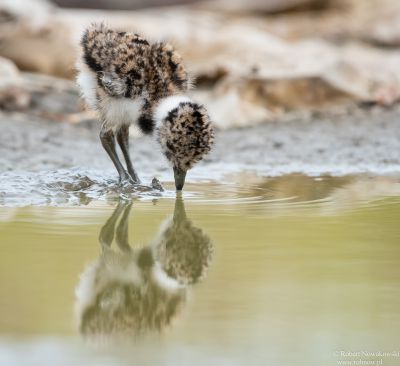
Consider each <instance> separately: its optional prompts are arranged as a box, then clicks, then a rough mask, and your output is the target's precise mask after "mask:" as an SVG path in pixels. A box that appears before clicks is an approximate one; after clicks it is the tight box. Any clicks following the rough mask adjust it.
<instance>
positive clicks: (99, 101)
mask: <svg viewBox="0 0 400 366" xmlns="http://www.w3.org/2000/svg"><path fill="white" fill-rule="evenodd" d="M81 45H82V48H83V56H82V59H81V62H79V63H78V71H79V74H78V78H77V81H78V84H79V85H80V87H81V90H82V94H83V96H84V99H85V100H86V102H87V104H88V106H89V107H91V108H92V109H95V110H97V111H98V112H99V115H100V119H101V121H102V131H101V135H100V136H101V140H102V144H103V146H104V148H105V149H106V151H107V153H108V154H109V156H110V158H111V159H112V161H113V162H114V165H115V166H116V168H117V170H118V173H119V175H120V179H121V180H127V179H129V176H130V177H131V178H132V179H133V181H138V177H137V175H136V172H135V171H134V169H133V166H132V163H131V162H130V158H129V154H127V153H126V151H128V148H127V143H128V139H127V137H126V136H123V138H121V139H119V140H118V142H120V140H121V141H122V142H123V144H124V146H121V144H120V146H121V149H123V150H125V152H124V156H125V160H127V168H128V172H126V171H125V168H124V167H123V166H122V164H121V163H120V161H119V158H118V155H117V154H116V152H115V142H114V141H115V135H117V137H118V134H120V131H122V130H124V131H125V132H124V134H126V133H127V132H126V131H128V130H127V129H126V128H125V127H124V126H129V125H130V124H131V123H136V124H137V125H138V126H139V128H140V129H141V130H142V131H143V132H144V133H147V134H154V135H155V136H156V138H157V140H158V142H159V143H160V145H161V148H162V152H163V153H164V155H165V156H166V158H167V159H168V160H169V161H170V162H171V163H172V165H173V167H174V171H175V169H178V170H179V171H182V172H184V175H185V174H186V171H187V170H188V169H190V168H192V167H193V165H194V164H195V163H196V162H198V161H199V160H201V159H202V158H203V156H204V155H205V154H207V153H208V152H209V151H210V148H211V146H212V143H213V139H214V134H213V129H212V125H211V122H210V118H209V116H208V114H207V111H206V109H205V108H204V107H203V106H201V105H199V104H197V103H195V102H193V101H191V100H190V99H189V98H188V97H186V96H185V94H186V93H187V91H188V89H189V86H190V80H189V76H188V73H187V71H186V69H185V66H184V64H183V61H182V58H181V56H180V55H179V54H178V52H177V51H176V50H175V49H174V48H173V46H172V45H171V44H169V43H166V42H156V43H152V44H150V43H149V42H148V41H146V40H145V39H143V38H142V37H140V36H139V35H137V34H133V33H128V32H119V31H115V30H111V29H108V28H107V27H106V26H104V25H103V24H95V25H93V26H91V27H89V28H88V29H87V30H86V31H85V33H84V35H83V37H82V41H81ZM175 97H177V98H175ZM182 174H183V173H182ZM182 174H181V176H183V182H184V175H182ZM175 179H177V178H175ZM176 185H177V189H181V188H178V186H180V184H178V183H177V182H176Z"/></svg>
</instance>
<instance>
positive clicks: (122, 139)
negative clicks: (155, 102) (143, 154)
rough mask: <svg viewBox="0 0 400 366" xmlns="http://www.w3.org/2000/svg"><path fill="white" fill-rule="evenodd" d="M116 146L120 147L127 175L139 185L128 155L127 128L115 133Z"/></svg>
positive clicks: (126, 126)
mask: <svg viewBox="0 0 400 366" xmlns="http://www.w3.org/2000/svg"><path fill="white" fill-rule="evenodd" d="M117 140H118V144H119V146H120V147H121V151H122V154H124V158H125V161H126V167H127V168H128V173H129V175H130V176H131V177H132V179H133V181H134V182H135V183H140V179H139V177H138V175H137V174H136V171H135V169H134V168H133V165H132V161H131V157H130V155H129V126H128V125H124V126H122V127H121V128H120V129H119V131H118V132H117Z"/></svg>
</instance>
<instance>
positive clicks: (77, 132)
mask: <svg viewBox="0 0 400 366" xmlns="http://www.w3.org/2000/svg"><path fill="white" fill-rule="evenodd" d="M399 117H400V112H399V111H397V110H387V111H381V110H380V111H373V110H372V111H368V112H367V111H364V112H363V113H358V115H353V116H341V117H335V118H333V117H326V116H325V117H321V118H315V117H314V118H311V119H307V120H306V119H292V120H290V121H286V122H276V123H268V124H264V125H260V126H257V127H250V128H243V129H232V130H227V131H219V132H218V133H217V136H216V145H215V148H214V149H213V152H212V153H211V154H210V155H209V156H208V157H207V159H206V160H205V161H204V162H202V163H201V164H199V166H198V167H196V168H195V169H194V170H193V173H192V174H196V171H198V174H200V173H201V175H202V176H204V175H206V176H207V174H209V177H210V178H213V174H217V173H218V174H219V173H221V172H222V173H230V172H232V171H235V172H236V171H243V170H256V171H258V172H259V173H260V174H264V175H279V174H283V173H290V172H303V173H306V174H322V173H331V174H334V175H341V174H347V173H358V172H372V173H376V174H383V173H390V172H400V119H399ZM0 123H1V126H2V133H1V134H0V171H1V172H5V171H10V170H12V171H39V170H40V171H43V170H54V169H69V168H83V169H95V170H107V171H110V170H111V171H112V169H113V167H112V165H111V162H110V161H109V159H108V157H107V156H106V154H105V152H104V151H103V149H102V147H101V145H100V142H99V139H98V127H99V126H98V125H97V124H94V123H93V122H88V123H86V124H84V125H79V126H77V125H71V124H67V123H60V122H51V121H44V120H40V119H38V118H37V117H32V118H28V117H27V116H26V115H23V114H19V115H18V114H13V115H2V116H0ZM131 149H132V154H133V159H134V160H133V161H134V163H135V165H136V167H137V169H138V171H139V172H140V173H144V174H150V175H152V174H153V175H157V174H163V173H165V172H169V170H170V169H169V167H168V164H167V162H166V160H165V159H164V158H163V157H162V156H161V154H160V151H159V149H158V147H157V144H156V143H155V142H154V141H153V140H152V139H151V138H149V137H139V138H134V139H132V141H131ZM218 174H217V175H218Z"/></svg>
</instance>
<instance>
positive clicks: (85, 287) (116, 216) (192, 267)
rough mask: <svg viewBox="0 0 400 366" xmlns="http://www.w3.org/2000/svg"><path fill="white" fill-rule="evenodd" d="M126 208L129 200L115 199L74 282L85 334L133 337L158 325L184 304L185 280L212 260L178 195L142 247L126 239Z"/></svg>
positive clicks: (203, 236) (199, 275)
mask: <svg viewBox="0 0 400 366" xmlns="http://www.w3.org/2000/svg"><path fill="white" fill-rule="evenodd" d="M131 208H132V202H126V201H120V202H119V203H118V205H117V207H116V208H115V210H114V212H113V213H112V215H111V217H110V218H109V219H108V220H107V222H106V223H105V224H104V226H103V227H102V229H101V231H100V235H99V242H100V245H101V254H100V257H99V259H98V260H97V261H96V262H94V263H92V264H91V265H90V266H88V268H86V269H85V271H84V272H83V273H82V275H81V278H80V282H79V284H78V286H77V288H76V311H77V315H78V319H79V327H80V332H81V333H82V334H83V335H84V336H85V337H88V338H92V339H94V338H96V337H101V338H103V337H105V338H115V337H117V338H118V337H121V336H122V337H123V338H126V337H130V338H132V337H133V338H136V337H138V336H141V335H144V334H145V333H149V332H152V331H156V332H159V331H162V330H163V329H164V328H166V327H167V326H168V325H170V324H171V322H172V320H173V319H174V318H175V317H176V315H177V314H178V313H179V311H180V309H181V308H182V306H183V305H184V304H185V299H186V293H187V288H188V286H190V285H194V284H196V283H198V282H199V281H200V280H201V279H202V278H203V277H204V276H205V274H206V272H207V269H208V267H209V265H210V263H211V259H212V249H213V246H212V242H211V240H210V238H209V236H208V235H207V234H205V233H204V232H203V230H202V229H200V228H197V227H195V226H194V225H193V224H192V222H191V221H190V220H189V219H188V218H187V216H186V212H185V207H184V203H183V200H182V199H181V198H177V199H176V201H175V209H174V214H173V217H172V218H170V219H168V220H166V221H165V222H164V223H163V224H162V225H161V229H160V233H159V235H158V236H157V237H156V238H155V239H154V240H153V241H152V242H151V243H150V244H149V245H146V246H144V247H141V248H132V247H131V246H130V244H129V241H128V225H129V214H130V211H131ZM114 237H115V242H116V246H115V247H114V248H112V242H113V240H114Z"/></svg>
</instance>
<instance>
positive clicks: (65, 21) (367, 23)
mask: <svg viewBox="0 0 400 366" xmlns="http://www.w3.org/2000/svg"><path fill="white" fill-rule="evenodd" d="M95 20H103V21H106V22H107V23H108V24H109V25H110V26H112V27H116V28H121V29H128V30H133V31H136V32H138V33H140V34H143V35H144V36H145V37H148V38H149V39H168V40H169V41H171V42H172V43H173V44H174V45H175V46H176V47H177V48H178V49H179V51H180V52H181V53H182V55H183V56H184V59H185V61H186V63H187V65H188V68H189V69H190V70H191V72H192V75H193V76H194V78H195V80H196V89H195V91H194V94H195V96H196V98H197V99H199V100H200V101H202V102H204V103H206V104H207V106H208V108H209V110H210V113H211V115H212V117H213V119H214V121H215V123H216V125H217V127H219V128H229V127H232V126H248V125H254V124H258V123H261V122H265V121H271V120H277V119H285V118H286V117H287V116H293V115H295V116H296V115H301V116H304V115H306V116H308V115H312V114H313V113H315V111H318V112H321V111H323V112H327V113H330V112H332V111H335V113H337V111H339V110H340V111H344V113H348V112H349V111H354V110H355V109H356V110H357V109H360V108H369V107H371V106H376V105H377V106H383V107H385V108H386V107H390V106H392V105H395V104H396V103H397V102H398V100H399V96H400V73H399V65H400V52H399V47H400V3H399V1H397V0H361V1H360V0H247V1H242V0H232V1H230V0H214V1H213V0H209V1H199V0H148V1H146V0H131V1H129V0H98V1H96V0H86V1H85V0H82V1H80V0H54V1H50V0H30V1H23V0H1V1H0V56H1V59H0V75H1V77H0V108H1V109H2V110H5V111H8V112H10V111H18V112H20V113H21V112H23V113H24V112H25V113H26V112H27V113H29V114H30V115H37V116H41V117H43V118H46V119H50V120H61V121H68V122H74V123H79V122H81V121H83V120H84V121H87V120H88V119H90V118H93V116H92V115H91V114H90V113H88V112H85V111H84V108H83V105H82V103H81V102H80V101H79V96H78V92H77V90H76V88H75V85H74V83H73V82H72V80H73V79H74V75H75V70H74V64H75V61H76V58H77V55H78V54H79V38H80V35H81V33H82V30H83V28H84V27H85V26H87V24H89V23H90V22H92V21H95Z"/></svg>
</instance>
